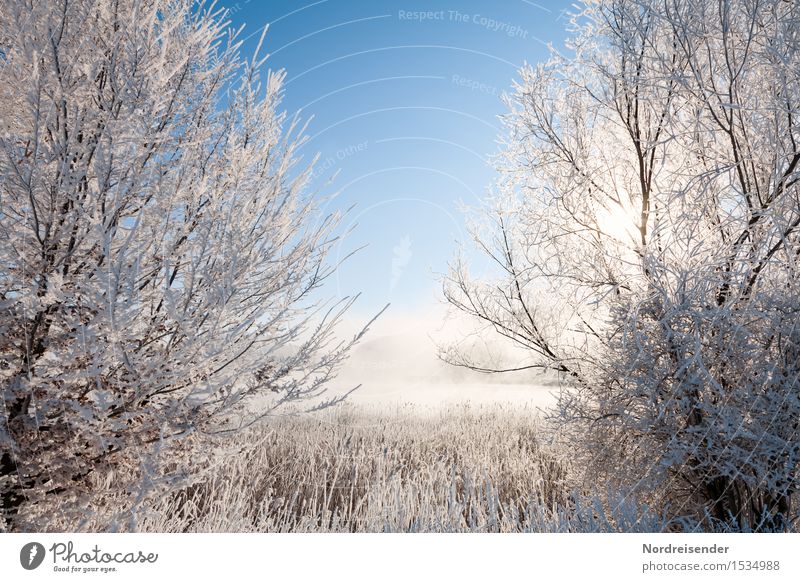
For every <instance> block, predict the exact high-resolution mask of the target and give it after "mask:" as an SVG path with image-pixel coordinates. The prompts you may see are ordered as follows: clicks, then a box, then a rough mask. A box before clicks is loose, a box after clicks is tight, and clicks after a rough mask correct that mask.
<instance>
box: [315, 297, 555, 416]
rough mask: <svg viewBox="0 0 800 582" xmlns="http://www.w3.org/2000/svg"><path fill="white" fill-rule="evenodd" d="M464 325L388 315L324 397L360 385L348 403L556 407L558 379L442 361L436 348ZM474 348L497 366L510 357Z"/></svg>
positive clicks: (438, 317) (436, 317) (437, 313)
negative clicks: (487, 370) (492, 371)
mask: <svg viewBox="0 0 800 582" xmlns="http://www.w3.org/2000/svg"><path fill="white" fill-rule="evenodd" d="M466 325H467V323H466V322H465V321H463V320H460V319H454V318H453V317H452V316H448V314H447V313H446V312H445V310H444V309H431V310H429V311H428V312H427V313H425V314H424V315H414V316H411V315H407V314H406V315H404V314H391V313H386V314H384V315H382V316H381V317H380V318H379V319H378V320H377V321H376V322H375V323H374V324H372V326H370V330H369V332H368V333H367V334H366V336H365V337H364V338H363V340H362V341H361V343H359V344H358V345H357V346H356V347H355V349H354V350H353V352H352V353H351V355H350V358H349V359H348V361H347V362H346V363H345V364H344V366H343V368H342V370H341V372H340V373H339V375H338V377H337V378H336V380H335V381H334V382H332V386H331V388H330V390H329V392H328V394H329V395H332V394H341V393H343V392H345V391H347V390H349V389H352V388H353V387H355V386H358V385H360V388H358V389H357V390H356V391H355V392H353V393H352V394H351V395H350V396H349V397H348V401H350V402H352V403H353V404H361V405H375V406H384V405H386V406H387V407H389V406H393V405H398V404H400V405H402V404H414V405H419V406H422V407H433V408H440V407H442V406H449V405H452V404H462V403H471V404H495V403H499V404H503V403H513V404H519V405H521V406H522V405H526V406H528V407H533V408H546V407H550V406H552V405H553V404H554V403H555V400H556V397H557V394H558V385H557V382H556V379H555V378H554V377H552V376H548V375H543V374H541V373H540V372H538V371H536V370H529V371H524V372H513V373H503V374H484V373H479V372H474V371H471V370H467V369H465V368H461V367H456V366H453V365H450V364H447V363H445V362H443V361H441V360H440V359H439V357H438V354H437V353H438V348H437V346H439V345H442V344H445V343H448V342H449V341H452V339H453V338H455V337H458V336H457V334H456V332H458V333H459V334H460V333H461V332H462V331H463V328H464V327H465V326H466ZM356 326H357V324H355V323H352V322H348V324H346V326H345V328H346V331H347V332H350V331H352V330H355V328H356ZM351 327H352V330H351V329H350V328H351ZM473 348H474V349H475V350H477V351H479V353H481V354H486V355H487V356H488V357H489V358H490V359H491V360H492V361H496V362H498V363H501V362H504V361H509V357H510V356H511V354H508V353H501V352H499V351H498V350H499V347H498V346H496V345H485V344H482V343H480V342H478V341H475V342H474V343H473Z"/></svg>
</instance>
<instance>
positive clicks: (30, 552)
mask: <svg viewBox="0 0 800 582" xmlns="http://www.w3.org/2000/svg"><path fill="white" fill-rule="evenodd" d="M44 554H45V551H44V546H43V545H42V544H40V543H39V542H30V543H28V544H25V545H24V546H22V549H21V550H20V551H19V563H20V564H22V567H23V568H25V569H26V570H35V569H36V568H38V567H39V566H41V565H42V562H43V561H44Z"/></svg>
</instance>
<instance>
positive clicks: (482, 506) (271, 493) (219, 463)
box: [124, 404, 665, 532]
mask: <svg viewBox="0 0 800 582" xmlns="http://www.w3.org/2000/svg"><path fill="white" fill-rule="evenodd" d="M538 422H539V421H538V420H537V414H536V411H535V410H533V409H530V408H526V407H518V406H514V407H513V408H512V407H510V406H508V405H502V404H494V405H469V404H463V405H453V406H450V407H446V408H442V409H433V408H423V409H420V408H419V407H415V406H412V405H406V406H398V407H396V408H395V409H393V410H389V411H385V410H384V411H381V412H379V411H378V409H377V408H370V407H366V406H364V407H354V406H352V405H345V406H339V407H336V408H334V409H328V410H325V411H322V412H321V413H318V414H316V415H311V416H296V417H295V416H287V417H282V418H276V419H272V420H270V421H269V422H268V423H266V424H265V425H264V426H261V427H258V428H255V429H253V430H251V431H249V432H248V433H247V434H246V436H244V437H243V438H242V439H239V440H238V445H237V446H236V447H235V449H234V450H231V451H229V454H228V455H226V456H223V457H217V458H216V460H215V461H213V462H212V464H211V465H210V466H209V468H208V469H207V472H206V477H205V478H204V479H203V480H202V481H201V482H199V483H197V484H195V485H193V486H191V487H189V488H185V489H183V490H181V491H179V492H178V493H174V494H170V495H168V496H165V497H160V498H158V499H157V500H156V501H155V502H154V503H153V504H151V505H149V506H148V507H147V508H143V510H142V511H141V512H140V514H139V516H138V521H137V522H136V524H135V528H136V529H137V530H139V531H152V532H248V531H251V532H252V531H258V532H526V531H549V532H561V531H654V530H655V531H658V530H661V529H664V527H665V525H664V524H662V523H660V522H659V520H658V519H657V518H655V517H653V516H651V515H648V514H647V512H646V511H644V510H643V509H641V508H637V507H635V506H634V504H632V503H631V502H630V501H627V500H624V499H617V500H613V501H612V504H611V506H609V507H610V508H603V507H602V506H601V505H598V503H599V502H598V501H597V500H595V501H587V500H586V499H582V498H581V497H580V496H578V495H575V494H570V493H569V491H570V487H569V485H568V471H569V467H568V463H566V462H565V460H564V456H563V455H560V454H557V453H556V452H554V451H553V450H552V449H551V448H550V447H548V446H547V445H546V444H545V443H543V442H542V440H541V439H540V438H539V437H538V436H537V432H538V431H539V427H538V426H537V424H538ZM131 526H132V523H128V524H127V525H125V526H124V527H125V528H130V527H131Z"/></svg>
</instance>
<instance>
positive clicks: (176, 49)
mask: <svg viewBox="0 0 800 582" xmlns="http://www.w3.org/2000/svg"><path fill="white" fill-rule="evenodd" d="M239 45H240V43H239V41H238V40H237V35H236V33H235V32H232V31H231V30H230V29H229V27H228V23H227V22H226V20H225V14H224V12H221V11H218V10H216V9H214V8H213V7H212V6H209V5H207V4H204V3H202V2H194V1H192V0H103V1H100V2H97V1H94V0H92V1H90V0H51V1H46V2H22V1H20V0H0V378H1V382H2V384H1V389H2V408H1V409H0V416H1V417H2V422H0V453H1V454H2V458H1V460H0V495H1V496H2V511H3V517H4V518H5V521H6V525H7V527H9V528H11V529H38V528H45V527H48V526H47V524H49V523H53V524H55V525H54V527H60V528H63V527H65V525H64V524H69V523H71V522H70V521H69V520H70V519H71V517H72V516H73V515H76V514H81V513H82V512H86V511H87V509H92V508H94V507H93V506H91V505H89V503H90V501H91V498H90V497H88V495H89V494H90V493H91V491H92V484H93V483H94V484H97V483H104V487H106V489H109V490H112V491H113V490H115V489H114V488H115V487H116V488H117V489H118V490H120V491H127V492H128V493H131V492H133V489H132V487H133V485H132V483H134V481H126V480H125V479H123V476H125V475H129V474H131V475H139V477H140V478H141V476H142V475H143V474H145V473H146V474H148V475H149V477H148V478H154V475H156V473H153V471H154V470H155V469H154V467H155V465H154V463H155V461H154V460H153V459H155V454H156V452H157V451H162V452H164V451H168V452H169V454H168V456H167V460H168V461H169V462H170V464H171V468H172V470H173V472H175V471H178V472H179V471H180V469H181V467H184V463H183V461H184V460H185V458H186V457H187V456H188V455H189V454H190V452H189V451H190V448H189V447H188V446H185V445H186V444H187V443H188V441H187V437H190V436H192V435H200V434H209V433H214V434H219V433H230V432H233V431H236V430H237V429H239V428H241V427H243V426H245V425H247V424H250V423H252V422H253V421H255V420H257V419H258V418H259V417H261V416H263V415H265V414H267V413H268V412H269V411H270V410H271V409H272V408H274V407H275V406H277V405H279V404H282V403H285V402H290V401H296V400H299V399H303V398H305V397H310V396H316V395H319V394H320V393H321V392H322V391H323V390H324V387H325V382H326V380H328V379H329V378H330V377H331V375H332V374H333V373H334V372H335V371H336V369H337V366H338V365H339V364H340V363H341V361H342V359H343V358H344V357H345V355H346V353H347V350H348V347H349V345H351V344H350V343H344V344H337V343H336V342H335V341H332V330H333V326H334V324H335V323H336V321H337V320H338V319H339V318H340V316H341V314H342V313H343V311H344V309H346V308H347V306H348V305H349V304H350V303H351V300H343V301H341V302H339V303H336V304H334V305H326V304H324V303H323V304H320V303H318V302H317V301H318V300H317V299H316V298H315V296H314V294H313V291H314V290H315V289H316V288H318V286H319V285H320V284H321V283H322V282H323V281H324V280H325V279H326V277H327V276H328V275H329V274H330V273H331V268H332V267H331V266H330V264H329V263H328V261H327V260H326V253H327V251H328V250H329V249H330V248H331V246H332V244H333V243H334V241H335V237H334V235H333V229H334V228H335V225H336V223H337V218H336V216H335V215H331V216H327V215H324V214H322V213H321V212H320V211H319V210H318V206H317V205H316V204H315V201H314V199H313V197H312V195H311V194H310V193H309V192H308V189H307V187H306V185H307V182H308V177H309V175H310V170H308V169H304V168H303V167H300V166H298V163H297V160H298V156H297V148H298V147H299V146H300V145H301V144H302V143H303V137H302V133H303V132H302V130H303V128H302V127H299V126H298V124H297V122H296V121H293V120H291V119H287V118H286V117H285V115H284V114H282V113H280V112H279V104H280V97H281V85H282V80H283V74H282V73H274V72H273V73H270V74H269V75H268V77H267V78H266V79H265V81H264V82H263V84H262V83H261V82H260V81H259V78H258V71H259V69H260V68H261V65H262V64H263V60H259V59H258V58H257V57H253V59H252V60H246V59H243V58H241V57H240V54H239V48H240V46H239ZM323 308H324V309H323ZM354 341H355V340H354ZM184 468H185V467H184ZM159 474H160V473H159ZM162 476H163V475H162ZM125 488H127V489H125ZM137 491H139V494H140V493H141V488H140V489H139V490H137ZM122 507H124V505H123V506H122Z"/></svg>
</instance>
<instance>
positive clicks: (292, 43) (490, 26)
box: [223, 0, 570, 315]
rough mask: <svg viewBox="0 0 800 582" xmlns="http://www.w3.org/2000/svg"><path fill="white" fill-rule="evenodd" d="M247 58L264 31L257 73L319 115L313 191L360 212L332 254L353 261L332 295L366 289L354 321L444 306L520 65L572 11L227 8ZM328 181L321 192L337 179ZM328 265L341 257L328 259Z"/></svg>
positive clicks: (392, 4)
mask: <svg viewBox="0 0 800 582" xmlns="http://www.w3.org/2000/svg"><path fill="white" fill-rule="evenodd" d="M223 4H224V5H225V6H226V7H227V8H229V9H231V19H232V21H233V23H234V25H236V26H238V25H241V24H245V25H246V28H245V32H244V37H245V38H247V37H249V39H248V40H247V42H246V44H245V47H244V51H245V53H247V52H249V51H252V49H253V48H255V45H256V43H257V41H258V37H259V36H260V31H261V29H262V27H263V26H264V25H265V24H266V23H270V26H269V30H268V33H267V37H266V39H265V44H264V48H263V49H262V51H263V52H266V53H268V54H269V55H270V57H269V59H268V60H267V63H266V65H265V67H268V68H272V69H280V68H284V69H286V71H287V77H286V87H285V89H286V93H285V100H284V107H285V108H286V110H287V111H289V112H290V113H292V112H296V111H300V112H301V115H302V116H303V117H304V118H309V117H311V116H313V120H312V121H311V124H310V126H309V129H308V132H307V133H308V135H309V136H310V138H311V139H310V141H309V142H308V144H307V145H306V146H304V148H303V151H302V153H303V155H304V156H306V157H307V159H310V158H311V157H312V156H313V155H314V154H315V153H319V154H320V160H319V162H318V165H317V169H316V171H315V175H314V183H315V184H314V185H315V186H317V187H321V188H322V191H321V192H322V194H331V193H333V192H334V191H340V193H339V195H338V197H337V198H336V199H335V200H334V201H332V202H330V203H329V204H328V209H330V210H333V209H344V208H349V207H351V206H354V208H353V209H352V210H351V211H350V213H349V215H348V216H347V217H346V218H345V221H344V226H346V227H347V226H355V229H354V230H353V232H352V234H351V235H350V236H349V237H347V239H346V240H345V241H344V242H343V243H341V244H340V245H339V246H338V247H337V249H336V255H339V256H345V255H347V254H348V253H349V252H351V251H352V250H353V249H355V248H358V247H361V246H364V245H366V248H364V249H362V250H360V251H359V252H358V253H356V254H355V255H354V256H353V257H351V258H350V259H348V261H346V262H345V264H344V265H343V266H342V268H341V269H340V270H339V272H338V274H337V277H336V278H335V280H333V281H332V285H331V287H329V288H328V292H329V293H334V294H336V295H339V296H343V295H351V294H353V293H355V292H362V297H361V298H360V300H359V302H358V304H357V306H356V313H363V314H368V313H370V312H372V313H374V312H375V311H377V309H379V308H380V307H382V306H383V305H385V304H386V303H391V304H392V307H391V312H392V313H394V315H398V314H402V313H412V314H413V313H422V312H424V311H425V310H426V309H429V308H430V307H431V305H432V304H434V303H435V302H437V301H439V298H440V287H441V285H440V283H439V282H438V275H437V274H438V273H441V272H443V271H444V270H445V269H446V267H447V262H448V260H450V259H451V258H452V256H453V253H454V251H455V249H456V241H457V240H459V239H461V238H463V237H464V235H465V232H464V219H463V215H462V213H461V211H460V206H461V205H462V204H467V205H477V204H479V202H480V200H481V199H482V198H483V197H485V196H486V194H487V192H488V190H487V189H488V188H489V187H490V186H491V184H492V182H493V180H494V177H495V173H494V171H493V170H492V168H491V166H490V165H489V163H488V158H489V156H491V155H492V154H495V153H496V152H497V151H498V144H497V140H498V138H499V137H500V135H501V133H502V132H501V128H500V124H499V121H498V119H497V117H498V115H500V114H502V113H504V111H505V107H504V105H503V103H502V101H501V97H500V96H501V94H502V92H503V91H506V90H508V89H509V88H510V87H511V83H512V81H513V80H514V79H515V78H516V77H517V69H518V68H519V66H520V65H522V64H523V62H525V61H527V62H531V63H535V62H538V61H542V60H544V59H546V58H547V56H548V51H547V44H548V43H553V44H554V45H555V46H561V45H562V43H563V40H564V38H565V36H566V31H565V28H566V26H567V24H568V21H567V18H566V17H565V16H564V15H563V11H564V10H567V9H569V8H570V4H569V3H568V2H546V1H543V2H539V3H535V2H530V1H527V0H503V1H502V2H478V1H473V0H468V1H463V0H461V1H459V2H450V3H447V2H441V1H438V0H435V1H428V2H422V1H418V2H411V1H408V0H397V1H381V2H365V1H354V0H270V1H259V0H249V1H247V0H239V1H238V2H233V1H232V0H228V2H223ZM337 172H338V174H337V177H336V180H335V181H334V182H333V184H332V185H330V186H326V185H325V183H326V181H327V180H328V179H329V178H330V177H331V176H332V175H334V174H336V173H337ZM334 258H335V257H334Z"/></svg>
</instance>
